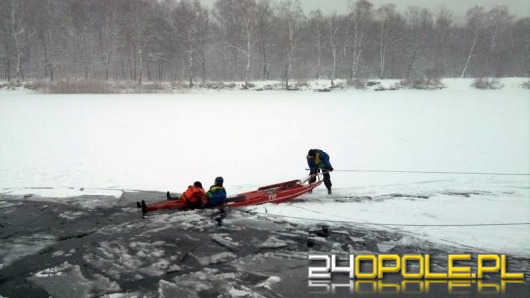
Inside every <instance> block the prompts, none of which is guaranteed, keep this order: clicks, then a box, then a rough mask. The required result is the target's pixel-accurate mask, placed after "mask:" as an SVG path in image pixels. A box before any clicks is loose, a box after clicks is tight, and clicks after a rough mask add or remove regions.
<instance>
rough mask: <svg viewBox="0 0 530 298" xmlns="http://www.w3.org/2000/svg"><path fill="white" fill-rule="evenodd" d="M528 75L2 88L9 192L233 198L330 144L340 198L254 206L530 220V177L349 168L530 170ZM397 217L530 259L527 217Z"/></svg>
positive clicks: (384, 217)
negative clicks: (476, 81) (243, 87)
mask: <svg viewBox="0 0 530 298" xmlns="http://www.w3.org/2000/svg"><path fill="white" fill-rule="evenodd" d="M525 81H527V79H505V80H502V83H503V84H504V88H503V89H500V90H476V89H473V88H471V87H469V85H470V84H471V80H457V79H451V80H445V81H444V83H445V84H446V85H447V88H446V89H442V90H436V91H420V90H403V89H402V90H397V91H385V92H374V91H372V90H368V91H359V90H346V91H334V92H330V93H317V92H311V91H304V92H285V91H272V92H270V91H263V92H249V91H221V92H208V93H192V94H175V95H36V94H9V93H4V94H0V107H1V108H0V193H3V194H7V195H13V196H14V197H15V198H21V199H23V198H22V197H21V196H22V195H27V194H34V195H35V196H33V197H31V199H35V198H37V199H42V200H62V198H71V197H74V196H83V195H87V192H88V194H89V195H90V196H96V197H94V198H91V200H88V201H85V202H84V205H81V207H84V208H86V209H88V210H90V208H93V207H94V206H96V205H98V204H99V202H100V201H102V200H108V198H97V196H98V195H102V196H104V195H110V196H114V197H116V198H119V197H120V196H121V190H122V189H140V190H158V191H166V190H170V191H172V192H182V190H184V189H186V187H187V186H188V185H190V184H192V183H193V181H195V180H199V181H201V182H202V183H203V184H204V185H206V186H208V185H210V184H211V183H213V180H214V178H215V177H216V176H219V175H221V176H223V177H224V178H225V187H226V188H227V190H228V192H229V194H235V193H239V192H243V191H248V190H252V189H254V188H256V187H258V186H261V185H266V184H270V183H276V182H281V181H285V180H291V179H294V178H301V177H303V176H305V175H306V173H307V172H306V171H305V168H306V167H307V165H306V163H305V155H306V152H307V150H308V149H310V148H321V149H324V150H325V151H326V152H328V153H329V154H330V155H331V162H332V164H333V166H334V168H335V169H336V171H335V172H333V173H332V180H333V184H334V193H333V195H332V196H327V195H326V194H325V192H324V191H323V190H317V191H315V192H314V193H313V194H311V195H309V196H307V197H306V198H305V199H304V200H299V201H298V202H293V203H290V204H281V205H274V206H273V205H266V206H263V207H257V208H252V210H254V211H255V212H264V209H266V210H267V212H268V213H269V214H273V215H274V214H276V215H282V216H290V217H302V218H306V219H295V218H290V219H288V220H292V221H296V222H300V221H302V222H312V221H315V220H316V221H322V222H326V221H347V222H357V223H363V224H364V223H380V224H446V225H447V224H484V223H513V222H528V219H529V218H530V203H529V195H530V178H529V176H499V175H457V174H447V175H442V174H408V173H362V172H350V171H348V170H362V169H369V170H419V171H447V172H455V171H456V172H488V173H491V172H495V173H528V172H530V155H529V154H528V152H530V126H529V125H528V123H530V91H529V90H527V89H522V88H520V87H519V86H520V84H521V83H522V82H525ZM393 83H394V82H392V81H387V82H384V85H388V86H390V85H391V84H393ZM341 170H343V171H341ZM38 196H40V197H42V198H39V197H38ZM67 202H72V203H73V204H76V202H77V201H75V200H71V199H67ZM65 216H71V215H65ZM73 216H75V215H73ZM336 224H337V225H339V223H336ZM351 224H354V223H351ZM342 225H347V224H345V223H343V224H342ZM377 227H381V226H380V225H378V226H377ZM389 227H391V228H393V229H399V230H402V231H407V232H410V233H414V234H415V235H416V236H417V235H418V234H419V235H421V236H424V237H425V238H426V239H429V240H434V241H440V242H444V243H445V244H448V243H453V244H455V245H460V244H462V245H467V246H471V247H473V248H476V249H483V250H487V251H494V252H498V253H510V254H515V255H524V256H527V257H528V256H530V239H529V236H528V235H530V233H529V232H530V229H529V228H528V225H523V226H475V227H398V226H388V227H381V228H389Z"/></svg>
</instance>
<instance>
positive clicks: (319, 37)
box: [308, 10, 325, 80]
mask: <svg viewBox="0 0 530 298" xmlns="http://www.w3.org/2000/svg"><path fill="white" fill-rule="evenodd" d="M308 26H309V30H310V32H311V37H312V43H313V45H314V48H315V51H316V55H317V59H316V70H315V77H316V79H317V80H318V79H320V71H321V69H322V50H323V47H324V32H323V30H324V28H325V23H324V16H323V15H322V12H321V11H320V10H315V11H312V12H311V13H310V17H309V23H308Z"/></svg>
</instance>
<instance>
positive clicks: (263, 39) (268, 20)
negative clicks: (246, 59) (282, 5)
mask: <svg viewBox="0 0 530 298" xmlns="http://www.w3.org/2000/svg"><path fill="white" fill-rule="evenodd" d="M256 9H257V22H256V29H257V41H258V47H259V53H260V67H259V68H258V78H260V79H265V80H268V79H270V68H271V61H270V60H271V57H270V56H271V54H270V49H271V46H272V44H271V39H272V36H271V35H272V32H273V24H274V16H275V15H274V8H273V5H272V3H271V0H259V2H258V3H257V7H256Z"/></svg>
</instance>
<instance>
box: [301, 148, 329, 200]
mask: <svg viewBox="0 0 530 298" xmlns="http://www.w3.org/2000/svg"><path fill="white" fill-rule="evenodd" d="M307 165H308V166H309V170H310V172H309V174H310V175H314V174H317V173H319V172H320V170H321V169H322V173H323V174H324V175H323V176H324V185H325V186H326V188H327V189H328V195H330V194H331V185H332V184H331V177H330V176H329V172H333V167H332V166H331V163H330V162H329V155H328V154H327V153H326V152H324V151H322V150H320V149H310V150H309V152H307ZM316 179H317V178H316V177H312V178H311V179H309V183H313V182H315V181H316Z"/></svg>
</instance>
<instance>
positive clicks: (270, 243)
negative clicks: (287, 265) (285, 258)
mask: <svg viewBox="0 0 530 298" xmlns="http://www.w3.org/2000/svg"><path fill="white" fill-rule="evenodd" d="M285 246H287V242H285V241H283V240H280V239H278V238H276V237H274V236H271V237H269V238H268V239H267V240H265V242H263V243H261V244H260V245H258V247H260V248H280V247H285Z"/></svg>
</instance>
